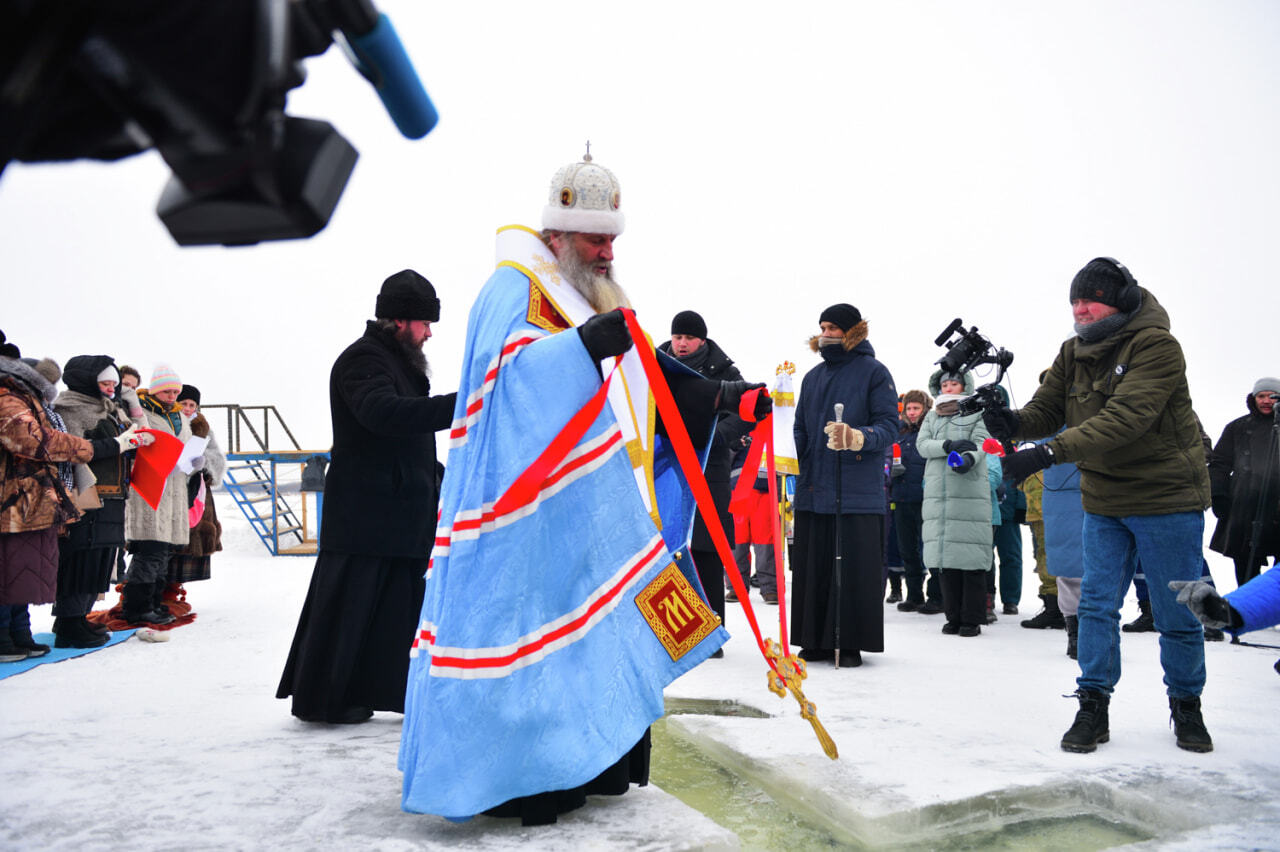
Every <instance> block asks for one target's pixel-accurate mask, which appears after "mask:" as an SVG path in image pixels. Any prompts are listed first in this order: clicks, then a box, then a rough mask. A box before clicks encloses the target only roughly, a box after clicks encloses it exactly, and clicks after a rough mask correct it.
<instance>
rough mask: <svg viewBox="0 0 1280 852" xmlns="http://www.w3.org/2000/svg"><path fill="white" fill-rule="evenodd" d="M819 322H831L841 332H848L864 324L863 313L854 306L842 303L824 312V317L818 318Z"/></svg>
mask: <svg viewBox="0 0 1280 852" xmlns="http://www.w3.org/2000/svg"><path fill="white" fill-rule="evenodd" d="M818 322H820V323H823V322H829V323H831V324H832V325H834V326H835V327H836V328H838V329H840V330H841V331H848V330H849V329H851V328H853V327H854V326H855V325H857V324H858V323H860V322H862V312H861V311H859V310H858V309H857V308H855V307H854V306H853V305H849V304H846V303H844V302H841V303H840V304H838V305H832V306H831V307H829V308H827V309H826V310H825V311H823V312H822V316H820V317H818Z"/></svg>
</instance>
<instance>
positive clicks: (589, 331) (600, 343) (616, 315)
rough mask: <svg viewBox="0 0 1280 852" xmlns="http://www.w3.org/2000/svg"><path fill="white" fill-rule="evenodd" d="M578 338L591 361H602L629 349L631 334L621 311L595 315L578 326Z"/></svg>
mask: <svg viewBox="0 0 1280 852" xmlns="http://www.w3.org/2000/svg"><path fill="white" fill-rule="evenodd" d="M578 336H579V337H581V338H582V345H583V346H585V347H587V354H588V355H590V356H591V360H592V361H603V360H604V359H605V358H612V357H614V356H615V355H621V354H622V353H623V352H626V351H627V350H628V349H630V348H631V332H629V331H627V320H626V317H624V316H623V315H622V311H608V312H607V313H603V314H596V315H595V316H593V317H591V319H589V320H587V321H586V322H584V323H583V324H582V325H580V326H578Z"/></svg>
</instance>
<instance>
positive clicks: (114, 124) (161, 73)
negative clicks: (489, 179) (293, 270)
mask: <svg viewBox="0 0 1280 852" xmlns="http://www.w3.org/2000/svg"><path fill="white" fill-rule="evenodd" d="M335 41H336V42H338V43H340V44H341V45H342V46H343V47H344V49H345V50H346V51H347V54H348V56H349V58H350V59H351V61H352V63H353V64H354V65H355V66H356V69H357V70H358V71H359V72H360V73H361V74H363V75H364V76H365V77H366V78H367V79H368V80H369V82H370V83H372V84H373V86H374V88H375V89H376V90H377V91H378V94H379V96H380V97H381V98H382V101H383V104H384V106H385V107H386V109H387V111H388V112H389V113H390V114H391V117H392V120H393V121H395V123H396V126H397V127H398V128H399V130H400V132H401V133H402V134H403V135H405V136H407V137H409V138H410V139H418V138H421V137H422V136H425V135H426V134H427V133H428V132H429V131H430V130H431V128H432V127H434V126H435V123H436V118H437V117H436V111H435V107H434V106H433V105H432V103H431V100H430V99H429V98H428V97H427V93H426V91H425V90H424V89H423V88H422V83H421V82H420V81H419V80H418V77H417V74H416V73H415V71H414V69H413V65H412V63H411V62H410V61H409V58H408V56H407V55H406V54H405V52H404V47H403V46H402V45H401V43H400V39H399V37H398V36H397V35H396V32H395V29H394V28H393V27H392V26H391V22H390V21H389V20H388V19H387V17H386V16H385V15H382V14H380V13H379V12H378V10H377V9H375V8H374V7H373V5H372V3H370V2H369V0H214V2H210V0H56V2H48V0H0V172H3V170H4V167H5V166H6V165H7V164H8V163H9V162H10V161H11V160H19V161H23V162H50V161H60V160H73V159H78V158H89V159H96V160H117V159H120V158H122V157H128V156H132V155H134V154H138V153H141V152H143V151H146V150H149V149H151V148H155V149H156V150H157V151H158V152H159V153H160V156H162V157H163V158H164V161H165V162H166V163H167V164H168V165H169V168H170V169H171V170H172V172H173V177H172V178H171V179H170V181H169V183H168V185H167V186H166V187H165V188H164V191H163V192H162V194H161V196H160V201H159V204H158V205H157V210H156V212H157V214H158V215H159V217H160V219H161V220H162V221H163V222H164V224H165V227H166V228H168V229H169V233H170V234H171V235H172V236H173V238H174V240H175V241H176V242H177V243H178V244H179V245H184V246H188V245H210V244H216V243H221V244H223V245H250V244H253V243H257V242H259V241H261V240H284V239H297V238H305V237H309V236H311V235H313V234H315V233H316V232H317V231H319V230H320V229H321V228H323V227H324V226H325V225H327V224H328V222H329V218H330V216H331V215H332V214H333V209H334V207H335V206H336V205H337V203H338V199H339V198H341V196H342V193H343V190H344V189H345V188H346V185H347V179H348V178H349V177H350V175H351V170H352V169H353V168H354V166H355V162H356V157H357V153H356V149H355V148H354V147H352V145H351V144H350V143H349V142H347V140H346V139H344V138H343V137H342V135H341V134H339V133H338V131H337V130H335V129H334V128H333V126H332V125H330V124H329V123H328V122H326V121H319V120H315V119H305V118H295V117H292V116H288V115H286V114H285V100H286V97H287V95H288V92H289V90H291V89H294V88H296V87H298V86H300V85H302V83H303V82H304V80H305V78H306V74H305V71H304V70H303V68H302V65H301V60H302V59H303V58H306V57H309V56H317V55H319V54H321V53H324V52H325V51H326V50H327V49H328V48H329V45H330V44H332V43H334V42H335Z"/></svg>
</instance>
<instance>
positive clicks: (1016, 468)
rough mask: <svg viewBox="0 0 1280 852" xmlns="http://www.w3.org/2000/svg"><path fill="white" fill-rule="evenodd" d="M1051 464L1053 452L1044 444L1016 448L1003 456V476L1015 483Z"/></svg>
mask: <svg viewBox="0 0 1280 852" xmlns="http://www.w3.org/2000/svg"><path fill="white" fill-rule="evenodd" d="M1010 413H1012V412H1010ZM1052 464H1053V454H1052V453H1051V452H1049V448H1048V447H1047V446H1045V445H1044V444H1040V445H1038V446H1035V447H1030V448H1029V449H1025V450H1018V451H1017V452H1016V453H1014V454H1013V455H1011V456H1005V457H1004V478H1005V479H1012V480H1013V482H1014V484H1015V485H1016V484H1017V483H1019V482H1021V481H1022V480H1024V479H1026V478H1027V477H1028V476H1030V475H1031V474H1033V473H1035V472H1036V471H1037V470H1044V469H1045V468H1046V467H1049V466H1051V465H1052Z"/></svg>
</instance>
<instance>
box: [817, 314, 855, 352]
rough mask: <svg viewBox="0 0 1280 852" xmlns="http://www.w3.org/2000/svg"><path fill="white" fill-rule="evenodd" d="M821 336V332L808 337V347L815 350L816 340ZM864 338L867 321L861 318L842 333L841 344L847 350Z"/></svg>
mask: <svg viewBox="0 0 1280 852" xmlns="http://www.w3.org/2000/svg"><path fill="white" fill-rule="evenodd" d="M821 337H822V335H821V334H815V335H814V336H813V337H810V338H809V348H810V349H812V350H813V351H814V352H817V351H818V349H819V346H818V340H819V338H821ZM866 339H867V321H866V320H863V321H862V322H860V323H858V324H857V325H855V326H854V327H853V328H851V329H849V330H848V331H846V332H845V333H844V340H843V341H841V345H842V346H844V349H845V351H846V352H848V351H850V350H852V349H853V347H855V346H857V345H858V344H859V343H861V342H862V341H864V340H866Z"/></svg>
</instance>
